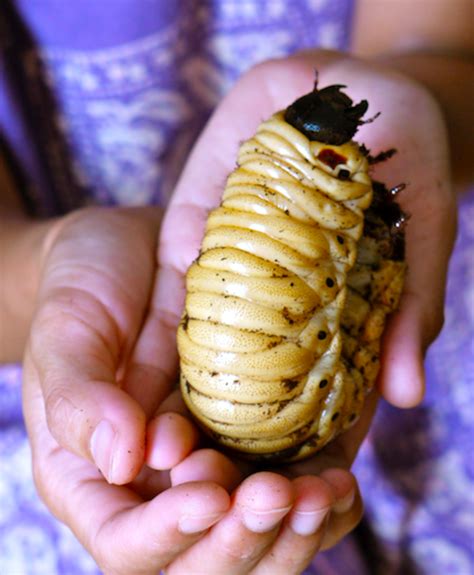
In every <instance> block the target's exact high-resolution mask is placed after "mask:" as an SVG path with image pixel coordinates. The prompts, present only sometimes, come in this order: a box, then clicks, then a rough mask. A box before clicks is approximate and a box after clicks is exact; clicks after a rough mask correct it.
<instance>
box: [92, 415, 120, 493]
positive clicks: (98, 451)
mask: <svg viewBox="0 0 474 575" xmlns="http://www.w3.org/2000/svg"><path fill="white" fill-rule="evenodd" d="M114 439H115V431H114V428H113V427H112V424H111V423H110V422H109V421H107V420H106V419H104V420H102V421H101V422H100V423H99V425H98V426H97V427H96V428H95V430H94V433H93V434H92V437H91V453H92V457H93V458H94V461H95V464H96V465H97V467H98V468H99V470H100V471H101V473H102V475H103V476H104V477H105V479H107V481H108V482H109V483H113V477H112V475H113V473H112V471H113V462H112V456H113V445H114Z"/></svg>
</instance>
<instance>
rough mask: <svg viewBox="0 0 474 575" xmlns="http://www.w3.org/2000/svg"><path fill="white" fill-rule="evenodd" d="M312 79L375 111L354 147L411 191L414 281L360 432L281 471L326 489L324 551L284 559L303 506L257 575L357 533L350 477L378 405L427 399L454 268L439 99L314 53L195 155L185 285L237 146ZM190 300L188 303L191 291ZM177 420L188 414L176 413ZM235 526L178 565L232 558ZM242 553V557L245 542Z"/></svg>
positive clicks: (174, 223) (169, 218)
mask: <svg viewBox="0 0 474 575" xmlns="http://www.w3.org/2000/svg"><path fill="white" fill-rule="evenodd" d="M315 67H317V68H318V69H319V70H320V75H319V82H320V86H322V87H323V86H325V85H329V84H340V83H344V84H346V85H347V93H348V94H349V95H350V96H351V97H352V99H353V100H354V101H355V102H358V101H360V100H362V99H367V100H368V101H369V105H370V109H369V116H375V115H376V114H377V113H378V112H380V117H379V118H377V120H376V121H374V122H372V123H369V124H367V125H365V126H363V127H361V128H360V130H359V133H358V134H357V140H358V141H359V142H361V143H364V144H365V145H366V146H367V148H369V149H370V150H371V153H372V155H373V156H376V155H377V154H378V153H379V152H381V151H384V150H387V149H389V148H395V149H396V150H397V154H396V155H395V156H394V157H393V158H391V159H390V160H388V161H387V162H385V163H380V164H378V165H375V166H374V167H373V173H372V176H373V178H374V179H376V180H381V181H383V182H385V183H386V184H387V185H388V186H389V187H392V186H396V185H398V184H400V183H405V184H406V185H407V188H406V190H405V191H404V192H403V193H402V194H401V197H400V203H401V205H402V207H403V209H404V210H405V211H406V212H407V213H408V214H409V216H410V220H409V223H408V225H407V229H406V244H407V247H406V259H407V263H408V275H407V278H406V283H405V289H404V293H403V297H402V301H401V304H400V308H399V310H398V312H397V313H396V314H394V315H393V317H392V318H391V319H390V321H389V324H388V326H387V330H386V334H385V337H384V342H383V349H382V358H381V364H382V369H381V373H380V377H379V381H378V391H375V392H374V393H373V394H372V395H371V396H370V397H369V398H368V399H367V404H366V407H365V409H364V413H363V415H362V417H361V419H360V421H359V422H358V424H357V425H356V426H355V427H354V428H352V429H351V430H350V431H349V432H347V433H346V434H344V435H342V436H340V437H339V438H337V439H336V440H335V441H334V442H332V443H331V444H330V445H328V446H327V447H326V448H325V449H324V450H323V451H322V452H320V453H319V454H317V455H316V456H315V457H313V458H311V459H310V460H308V461H306V462H303V463H298V464H293V465H291V466H288V467H287V468H282V469H280V470H277V471H278V472H279V474H280V477H283V476H285V477H289V478H290V479H292V481H293V485H295V482H297V481H298V480H299V479H301V477H305V478H307V477H313V478H314V476H315V475H317V476H318V478H319V479H320V480H322V481H323V482H324V484H325V486H326V488H328V489H329V500H330V501H332V504H331V505H329V506H328V507H327V514H326V517H328V519H327V520H326V522H325V524H324V525H323V522H321V523H319V524H318V527H317V529H316V533H318V537H316V539H313V540H310V539H308V538H304V537H303V538H300V539H298V541H299V542H300V543H299V544H297V543H296V540H293V541H292V545H293V549H298V552H295V553H293V554H291V553H289V552H288V548H286V550H287V551H286V552H285V551H282V549H285V540H286V539H285V538H286V533H287V532H288V531H287V530H288V528H290V529H291V524H292V517H294V515H293V514H294V512H295V511H296V510H297V509H298V499H296V500H295V501H296V502H295V504H294V505H293V508H292V512H291V513H289V514H288V515H287V516H286V518H285V519H284V520H283V523H282V527H281V528H280V531H275V532H273V536H272V537H270V538H269V540H268V538H267V548H266V551H265V552H261V553H260V554H259V556H258V561H257V560H256V559H255V558H254V565H256V566H255V567H254V569H255V570H256V571H255V572H259V569H262V570H263V571H264V570H265V569H267V572H275V573H277V572H279V571H278V570H275V571H272V569H274V568H275V564H274V563H273V562H272V561H273V560H274V558H275V557H278V558H279V560H280V561H282V564H283V565H285V568H286V571H284V572H291V573H293V572H295V573H298V572H299V571H298V570H299V569H300V570H302V568H303V567H304V566H305V565H306V564H307V561H308V557H311V556H312V555H313V554H314V553H315V552H316V551H317V550H318V548H323V549H324V548H327V547H330V546H332V545H334V544H335V543H337V541H339V540H340V538H341V537H343V536H344V535H345V534H347V533H348V532H349V531H350V530H351V529H353V528H354V526H355V525H356V524H357V522H358V521H359V519H360V516H361V511H362V503H361V499H360V495H359V493H358V489H357V485H356V483H355V479H354V478H353V477H352V476H351V475H350V473H349V472H348V470H349V469H350V466H351V464H352V462H353V460H354V458H355V456H356V454H357V451H358V449H359V447H360V445H361V443H362V440H363V438H364V437H365V435H366V433H367V430H368V427H369V424H370V420H371V417H372V415H373V412H374V410H375V406H376V402H377V395H378V393H380V394H381V395H382V396H383V397H384V398H385V399H386V400H387V401H389V402H390V403H392V404H393V405H395V406H398V407H412V406H415V405H417V404H418V403H419V402H420V401H421V400H422V398H423V394H424V385H425V382H424V370H423V358H424V353H425V351H426V349H427V347H428V346H429V344H430V343H431V342H432V341H433V340H434V338H435V337H436V336H437V334H438V332H439V330H440V329H441V326H442V322H443V301H444V290H445V283H446V274H447V266H448V261H449V256H450V253H451V250H452V247H453V242H454V236H455V199H454V195H453V193H452V190H451V185H450V174H449V161H448V158H449V151H448V148H447V138H446V132H445V126H444V122H443V118H442V116H441V113H440V110H439V107H438V105H437V103H436V102H435V101H434V100H433V98H432V97H431V96H430V94H429V93H428V92H427V91H426V90H425V89H424V88H423V87H421V86H420V85H418V84H416V83H414V82H412V81H411V80H409V79H407V78H405V77H404V76H402V75H400V74H397V73H394V72H392V71H390V70H388V69H386V68H383V67H379V66H377V65H375V64H367V63H364V62H362V61H358V60H354V59H351V58H347V57H341V56H340V55H338V54H334V53H326V52H318V53H316V54H314V53H311V52H308V53H304V54H299V55H297V56H295V57H294V58H291V59H287V60H277V61H273V62H268V63H265V64H263V65H261V66H258V67H257V68H255V69H254V70H252V71H251V72H250V73H249V74H247V75H246V76H245V77H244V78H243V79H242V80H241V81H240V82H239V83H238V85H237V86H236V88H235V89H234V90H233V91H232V92H231V93H230V94H229V95H228V96H227V98H226V99H225V100H224V102H223V103H222V105H221V106H220V107H219V109H218V110H217V111H216V113H215V114H214V116H213V118H212V119H211V121H210V122H209V124H208V126H207V128H206V130H205V131H204V132H203V134H202V136H201V138H200V139H199V141H198V142H197V144H196V146H195V148H194V150H193V153H192V154H191V157H190V159H189V161H188V164H187V167H186V169H185V171H184V173H183V174H182V177H181V180H180V182H179V183H178V186H177V189H176V192H175V194H174V196H173V200H172V203H171V205H170V207H169V209H168V211H167V213H166V216H165V220H164V223H163V227H162V231H161V240H160V247H159V254H160V257H161V259H162V260H164V261H166V260H167V259H168V258H169V259H172V261H173V265H174V266H175V267H176V268H177V270H178V273H179V274H181V277H183V276H184V273H185V271H186V269H187V267H188V266H189V264H190V263H191V261H192V260H193V259H194V258H195V257H196V256H197V254H198V249H199V245H200V241H201V238H202V236H203V234H204V226H205V222H206V218H207V214H208V212H209V211H210V210H211V209H212V208H214V207H216V206H217V205H218V203H219V201H220V195H221V193H222V190H223V186H224V182H225V178H226V176H227V174H228V173H229V172H230V171H231V170H232V169H233V167H234V165H235V158H236V153H237V149H238V146H239V144H240V142H241V141H242V140H245V139H247V138H248V137H250V136H251V135H252V134H253V133H254V132H255V129H256V127H257V126H258V124H259V123H260V122H261V121H262V120H263V119H264V118H265V117H268V116H269V115H270V114H271V113H272V112H274V111H276V110H279V109H282V108H284V107H286V106H287V105H288V103H289V102H292V101H293V100H294V99H296V98H297V97H298V96H300V95H301V94H304V93H306V92H308V91H309V90H310V89H311V87H312V86H311V85H312V80H313V76H314V69H315ZM244 112H245V113H244ZM176 254H179V256H178V257H177V256H176ZM181 293H182V297H183V298H184V288H183V287H182V291H181ZM165 407H166V406H165V405H164V406H162V408H161V409H164V408H165ZM175 408H176V409H179V407H178V406H177V405H175ZM161 417H162V416H161V415H160V416H159V418H161ZM149 445H152V446H153V449H152V450H151V452H150V454H149V462H150V465H152V466H153V464H154V462H156V466H157V467H158V468H160V463H159V455H158V454H159V453H160V450H161V449H162V443H161V442H160V439H159V437H156V438H155V439H154V440H151V441H150V442H149ZM155 454H156V455H155ZM155 457H156V459H155ZM206 457H210V454H209V452H203V453H200V452H194V453H193V454H192V455H190V456H189V457H188V458H187V459H185V460H184V461H183V462H182V463H180V464H179V465H178V466H176V467H175V468H174V469H173V470H172V473H171V478H172V481H173V482H174V483H175V484H177V483H179V482H180V481H181V478H180V471H181V469H185V470H186V471H188V470H189V465H190V461H193V462H195V461H196V460H198V459H199V460H200V462H201V465H200V467H199V471H198V472H197V473H196V474H195V476H194V477H195V478H196V479H200V480H205V479H207V478H208V473H209V470H210V469H212V464H211V463H209V464H207V465H206V464H204V461H206ZM196 468H197V467H196ZM240 469H241V470H242V471H243V473H244V474H249V473H251V472H252V468H248V467H244V468H242V466H241V467H240ZM344 470H346V471H344ZM214 473H215V472H214ZM188 477H189V476H188ZM295 478H296V479H295ZM318 485H319V487H317V486H314V493H319V494H320V495H321V494H322V493H323V491H322V489H323V488H322V485H321V484H318ZM262 488H263V485H262ZM267 489H268V490H269V489H270V486H268V487H267ZM318 490H319V491H318ZM326 503H328V500H326ZM330 508H331V510H332V512H329V509H330ZM226 525H227V524H226V522H225V521H224V520H221V521H220V522H219V523H218V524H216V525H215V526H214V527H213V528H212V530H211V531H210V533H209V534H208V535H207V536H205V537H203V539H202V540H201V541H200V543H199V546H198V547H193V548H191V549H189V550H188V551H187V552H186V553H184V554H183V556H182V557H181V558H180V560H179V561H180V562H179V565H184V566H185V567H187V568H188V569H189V568H190V567H191V566H192V565H193V564H194V562H195V561H196V559H197V558H198V556H199V555H197V554H196V553H197V551H196V549H205V548H206V547H205V546H206V545H207V543H209V545H211V548H213V547H212V543H213V541H215V540H216V538H217V540H219V537H220V538H221V541H222V542H224V541H227V546H228V537H229V536H228V534H227V535H226V532H225V530H226V527H225V526H226ZM293 537H295V535H294V532H293ZM234 543H235V545H236V546H237V547H238V536H237V535H236V538H235V541H234ZM223 545H224V547H226V545H225V544H224V543H223ZM285 559H286V561H285ZM186 561H187V562H186ZM290 564H291V568H290V567H289V565H290ZM219 566H221V568H222V569H223V571H225V569H224V567H225V568H227V567H226V564H225V563H223V564H222V565H220V564H218V568H219ZM270 566H272V567H270ZM218 568H217V570H216V573H217V572H219V571H218ZM248 571H249V572H250V571H251V569H248ZM171 572H173V571H172V570H171ZM178 572H179V570H178ZM183 572H186V569H183ZM243 572H247V571H243ZM252 572H253V571H252ZM282 572H283V571H282Z"/></svg>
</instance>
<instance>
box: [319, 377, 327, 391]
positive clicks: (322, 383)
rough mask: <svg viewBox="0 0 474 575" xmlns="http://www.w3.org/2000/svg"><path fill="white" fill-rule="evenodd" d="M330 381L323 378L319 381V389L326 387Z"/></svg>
mask: <svg viewBox="0 0 474 575" xmlns="http://www.w3.org/2000/svg"><path fill="white" fill-rule="evenodd" d="M328 383H329V382H328V380H327V379H322V380H321V381H320V382H319V389H324V388H325V387H326V385H327V384H328Z"/></svg>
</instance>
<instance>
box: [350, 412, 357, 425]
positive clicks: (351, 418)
mask: <svg viewBox="0 0 474 575" xmlns="http://www.w3.org/2000/svg"><path fill="white" fill-rule="evenodd" d="M356 417H357V413H351V416H350V417H349V422H350V423H352V422H353V421H354V420H355V418H356Z"/></svg>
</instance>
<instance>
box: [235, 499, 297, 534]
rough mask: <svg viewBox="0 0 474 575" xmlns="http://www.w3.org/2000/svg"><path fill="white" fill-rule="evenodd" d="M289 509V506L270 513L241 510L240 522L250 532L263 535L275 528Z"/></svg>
mask: <svg viewBox="0 0 474 575" xmlns="http://www.w3.org/2000/svg"><path fill="white" fill-rule="evenodd" d="M290 509H291V505H290V506H289V507H282V508H280V509H272V510H271V511H253V510H250V509H242V521H243V522H244V525H245V527H247V529H249V530H250V531H253V532H254V533H265V532H267V531H271V530H272V529H273V528H274V527H276V526H277V525H278V523H280V521H281V520H282V519H283V517H285V515H286V514H287V513H288V511H289V510H290Z"/></svg>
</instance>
